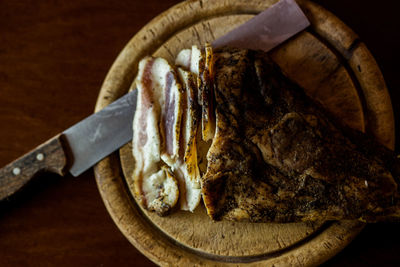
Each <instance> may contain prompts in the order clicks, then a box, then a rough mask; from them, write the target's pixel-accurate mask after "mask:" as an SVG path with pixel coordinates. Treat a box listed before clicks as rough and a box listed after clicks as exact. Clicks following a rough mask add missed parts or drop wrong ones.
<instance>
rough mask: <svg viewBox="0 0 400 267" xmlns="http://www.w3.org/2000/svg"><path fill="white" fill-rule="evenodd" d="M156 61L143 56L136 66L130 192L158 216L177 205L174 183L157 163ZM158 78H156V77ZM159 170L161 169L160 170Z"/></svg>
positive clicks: (159, 161)
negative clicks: (135, 107) (132, 185)
mask: <svg viewBox="0 0 400 267" xmlns="http://www.w3.org/2000/svg"><path fill="white" fill-rule="evenodd" d="M159 64H160V63H159V62H157V59H155V58H151V57H146V58H144V59H143V60H141V61H140V63H139V70H138V75H137V77H136V87H137V90H138V98H137V109H136V112H135V116H134V120H133V128H134V131H133V139H132V148H133V149H132V152H133V157H134V159H135V167H134V171H133V181H134V183H133V184H134V192H135V195H136V197H137V198H138V200H139V202H140V204H141V205H142V206H144V207H145V208H146V209H148V210H151V211H155V212H157V213H158V214H159V215H165V214H167V213H168V212H169V211H170V210H171V209H172V208H173V207H174V206H175V205H176V203H177V200H178V196H179V191H178V188H177V186H176V184H177V181H176V179H175V178H174V176H173V175H172V174H171V173H170V172H168V171H167V170H166V169H165V167H163V165H164V164H163V163H162V161H161V156H160V155H161V143H162V142H161V139H160V133H159V124H160V111H161V104H162V103H160V101H159V99H161V97H160V96H161V90H160V83H159V82H157V79H156V77H155V75H154V69H157V68H159ZM157 78H158V77H157ZM161 168H163V170H160V169H161Z"/></svg>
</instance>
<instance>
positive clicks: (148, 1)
mask: <svg viewBox="0 0 400 267" xmlns="http://www.w3.org/2000/svg"><path fill="white" fill-rule="evenodd" d="M178 2H180V1H178V0H145V1H138V0H130V1H112V0H108V1H94V0H81V1H61V0H42V1H32V0H20V1H0V125H1V126H0V166H3V165H5V164H7V163H8V162H10V161H12V160H13V159H15V158H17V157H18V156H20V155H21V154H23V153H25V152H27V151H28V150H30V149H31V148H33V147H35V146H36V145H38V144H40V143H42V142H43V141H45V140H47V139H49V138H50V137H52V136H54V135H55V134H57V133H59V132H61V131H63V130H64V129H65V128H67V127H69V126H71V125H73V124H74V123H76V122H78V121H79V120H81V119H83V118H84V117H86V116H88V115H90V114H91V113H92V112H93V109H94V105H95V101H96V97H97V94H98V91H99V88H100V86H101V83H102V81H103V79H104V77H105V75H106V73H107V71H108V69H109V68H110V66H111V64H112V62H113V61H114V59H115V58H116V56H117V55H118V53H119V51H120V50H121V49H122V48H123V47H124V45H125V44H126V43H127V42H128V40H129V39H130V38H131V37H132V36H133V35H134V34H135V33H136V32H137V31H138V30H139V29H140V28H141V27H142V26H144V25H145V24H146V23H147V22H148V21H149V20H150V19H152V18H153V17H154V16H156V15H157V14H159V13H160V12H162V11H164V10H165V9H167V8H169V7H171V6H172V5H174V4H176V3H178ZM317 2H319V3H320V4H321V5H323V6H324V7H326V8H327V9H329V10H330V11H332V12H333V13H334V14H336V15H337V16H338V17H339V18H341V19H342V20H343V21H344V22H346V23H347V24H348V25H349V26H350V27H351V28H352V29H353V30H354V31H355V32H357V33H358V34H359V36H360V38H361V39H362V40H363V41H364V42H365V43H366V44H367V46H368V47H369V48H370V50H371V52H372V53H373V54H374V56H375V58H376V60H377V62H378V64H379V66H380V67H381V69H382V72H383V74H384V76H385V79H386V81H387V85H388V87H389V90H390V93H391V97H392V101H393V106H394V111H395V117H396V120H397V121H396V123H397V122H398V121H399V115H400V114H399V110H400V104H399V103H400V74H399V73H400V72H399V71H400V68H399V67H398V64H399V62H400V58H399V54H400V53H399V47H400V31H399V27H400V19H399V18H400V13H398V10H399V4H398V1H396V0H382V1H364V0H352V1H346V0H320V1H317ZM397 126H398V125H397ZM399 137H400V135H399V134H397V138H396V139H397V140H399ZM399 148H400V147H399V145H397V146H396V150H397V151H400V149H399ZM399 240H400V224H399V223H397V224H389V223H379V224H371V225H368V226H367V227H366V228H365V229H364V230H363V231H362V233H361V234H360V235H359V236H358V237H357V238H356V239H355V240H354V241H353V242H352V243H351V244H350V245H349V246H348V247H347V248H345V249H344V250H343V251H342V252H340V253H339V254H338V255H337V256H336V257H334V258H333V259H332V260H330V261H329V262H327V263H326V264H325V266H374V265H380V266H395V265H399V264H400V242H399ZM27 265H30V266H32V265H33V266H36V265H40V266H43V265H45V266H47V265H50V266H71V265H74V266H92V265H94V266H127V265H134V266H153V265H154V264H153V263H151V262H150V261H149V260H148V259H147V258H145V257H144V256H142V255H141V254H140V252H138V251H137V250H136V249H135V248H134V247H133V246H132V245H131V244H130V243H129V242H128V241H127V240H126V239H125V238H124V236H123V235H122V234H121V233H120V232H119V230H118V229H117V227H116V226H115V225H114V224H113V222H112V220H111V218H110V216H109V215H108V214H107V211H106V209H105V207H104V205H103V203H102V200H101V198H100V195H99V194H98V192H97V187H96V183H95V179H94V175H93V172H92V170H89V171H87V172H85V173H84V174H82V175H81V176H79V177H78V178H73V177H72V176H70V175H68V176H66V177H64V178H61V177H58V176H56V175H48V174H46V175H43V176H41V177H40V178H37V179H36V180H35V181H33V182H32V183H31V184H30V185H29V186H28V187H27V188H25V189H24V190H23V191H22V192H21V193H19V194H17V195H16V196H14V197H13V198H11V199H10V200H8V201H4V202H2V203H0V266H27Z"/></svg>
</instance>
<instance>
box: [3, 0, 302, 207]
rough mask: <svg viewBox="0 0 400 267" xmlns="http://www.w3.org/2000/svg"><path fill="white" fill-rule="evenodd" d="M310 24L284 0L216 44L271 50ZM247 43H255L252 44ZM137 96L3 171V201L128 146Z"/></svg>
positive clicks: (134, 93) (81, 169) (292, 3)
mask: <svg viewBox="0 0 400 267" xmlns="http://www.w3.org/2000/svg"><path fill="white" fill-rule="evenodd" d="M308 25H310V23H309V22H308V20H307V18H306V16H305V15H304V14H303V12H302V11H301V9H300V7H299V6H298V5H297V4H296V2H295V1H294V0H281V1H279V2H278V3H276V4H274V5H272V6H271V7H269V8H268V9H267V10H265V11H264V12H261V13H260V14H259V15H257V16H255V17H254V18H252V19H250V20H249V21H248V22H246V23H244V24H242V25H241V26H239V27H238V28H236V29H234V30H233V31H231V32H229V33H228V34H226V35H225V36H222V37H221V38H219V39H217V40H215V41H214V42H213V46H214V47H219V46H223V45H228V44H229V45H232V46H237V47H242V48H251V49H261V50H264V51H268V50H270V49H272V48H273V47H275V46H277V45H278V44H280V43H282V42H283V41H285V40H287V39H288V38H290V37H292V36H293V35H295V34H297V33H298V32H300V31H301V30H303V29H305V28H306V27H307V26H308ZM249 38H250V39H249ZM248 40H254V41H253V42H252V44H249V42H248ZM255 43H256V44H255ZM136 98H137V91H136V90H134V91H132V92H130V93H128V94H126V95H124V96H123V97H121V98H119V99H118V100H116V101H115V102H113V103H111V104H110V105H108V106H107V107H105V108H104V109H102V110H101V111H99V112H97V113H95V114H93V115H91V116H89V117H87V118H86V119H84V120H82V121H81V122H78V123H77V124H75V125H74V126H72V127H70V128H68V129H67V130H65V131H64V132H62V133H61V134H58V135H56V136H55V137H53V138H51V139H50V140H48V141H47V142H45V143H43V144H42V145H40V146H38V147H37V148H35V149H33V150H32V151H30V152H28V153H27V154H25V155H23V156H22V157H20V158H18V159H17V160H15V161H13V162H11V163H10V164H8V165H7V166H5V167H3V168H2V169H0V201H1V200H3V199H5V198H7V197H9V196H10V195H12V194H13V193H15V192H16V191H18V190H19V189H20V188H22V187H23V186H24V185H25V184H26V183H27V182H28V181H29V180H30V179H31V178H32V177H33V176H34V175H36V174H37V173H40V172H41V171H50V172H54V173H57V174H59V175H62V176H63V175H65V173H66V172H70V173H71V174H72V175H73V176H79V175H80V174H81V173H82V172H84V171H85V170H87V169H89V168H90V167H91V166H93V165H94V164H95V163H96V162H98V161H100V160H101V159H103V158H104V157H106V156H108V155H109V154H111V153H112V152H114V151H115V150H117V149H118V148H120V147H121V146H123V145H124V144H126V143H127V142H129V141H130V140H131V139H132V134H133V129H132V121H133V115H134V112H135V110H136Z"/></svg>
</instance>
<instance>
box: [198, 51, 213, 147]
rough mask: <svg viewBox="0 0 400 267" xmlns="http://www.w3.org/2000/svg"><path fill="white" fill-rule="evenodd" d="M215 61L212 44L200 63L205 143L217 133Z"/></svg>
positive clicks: (202, 122) (200, 88) (202, 121)
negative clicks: (214, 80)
mask: <svg viewBox="0 0 400 267" xmlns="http://www.w3.org/2000/svg"><path fill="white" fill-rule="evenodd" d="M213 66H214V59H213V51H212V47H211V45H210V44H206V46H205V56H203V57H202V59H201V60H200V62H199V77H200V79H199V82H200V83H199V91H200V99H201V100H200V102H201V105H202V115H201V125H202V137H203V140H204V141H210V140H212V138H213V137H214V133H215V115H214V82H213V79H214V77H213V76H214V74H213V72H214V70H213V68H214V67H213Z"/></svg>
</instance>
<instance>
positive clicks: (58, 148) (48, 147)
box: [0, 134, 67, 201]
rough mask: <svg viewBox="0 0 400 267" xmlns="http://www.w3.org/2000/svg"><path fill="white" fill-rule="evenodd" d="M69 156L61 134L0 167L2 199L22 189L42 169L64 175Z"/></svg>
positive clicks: (0, 192) (0, 198) (0, 197)
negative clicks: (65, 150) (67, 156)
mask: <svg viewBox="0 0 400 267" xmlns="http://www.w3.org/2000/svg"><path fill="white" fill-rule="evenodd" d="M66 164H67V158H66V155H65V152H64V148H63V145H62V140H61V134H59V135H56V136H55V137H53V138H51V139H50V140H48V141H47V142H46V143H44V144H42V145H40V146H38V147H37V148H35V149H34V150H32V151H31V152H28V153H27V154H25V155H23V156H22V157H20V158H18V159H17V160H15V161H13V162H11V163H10V164H8V165H7V166H5V167H4V168H2V169H0V201H1V200H3V199H4V198H7V197H8V196H11V195H12V194H14V193H15V192H16V191H18V190H19V189H21V188H22V187H23V186H24V185H25V184H26V183H27V182H28V181H29V180H30V179H32V177H34V176H35V175H36V174H37V173H39V172H42V171H49V172H54V173H57V174H59V175H64V173H65V172H64V170H65V166H66Z"/></svg>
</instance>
